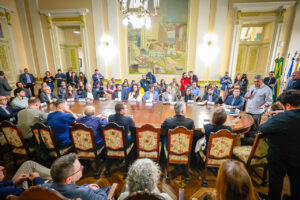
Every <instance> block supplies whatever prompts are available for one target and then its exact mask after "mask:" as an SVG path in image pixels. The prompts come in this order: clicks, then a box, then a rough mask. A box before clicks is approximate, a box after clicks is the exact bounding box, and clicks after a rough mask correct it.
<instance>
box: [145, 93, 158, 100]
mask: <svg viewBox="0 0 300 200" xmlns="http://www.w3.org/2000/svg"><path fill="white" fill-rule="evenodd" d="M148 99H150V91H147V92H146V93H145V96H144V100H145V101H146V100H148ZM153 100H155V101H159V97H158V93H157V92H156V91H154V92H153Z"/></svg>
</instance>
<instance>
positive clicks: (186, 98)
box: [184, 88, 194, 102]
mask: <svg viewBox="0 0 300 200" xmlns="http://www.w3.org/2000/svg"><path fill="white" fill-rule="evenodd" d="M188 101H194V95H193V94H192V92H191V89H190V88H186V90H185V92H184V102H188Z"/></svg>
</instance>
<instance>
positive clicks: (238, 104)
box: [225, 95, 245, 110]
mask: <svg viewBox="0 0 300 200" xmlns="http://www.w3.org/2000/svg"><path fill="white" fill-rule="evenodd" d="M233 99H234V97H233V95H230V96H229V97H228V98H227V99H226V101H225V104H226V105H230V106H235V107H236V108H237V109H239V110H243V107H244V103H245V99H244V98H243V97H241V96H238V97H237V98H236V99H235V101H234V102H233V105H232V101H233Z"/></svg>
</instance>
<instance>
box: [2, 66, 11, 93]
mask: <svg viewBox="0 0 300 200" xmlns="http://www.w3.org/2000/svg"><path fill="white" fill-rule="evenodd" d="M11 91H12V87H10V85H9V84H8V81H7V79H6V77H5V74H4V72H3V71H0V95H3V96H10V92H11Z"/></svg>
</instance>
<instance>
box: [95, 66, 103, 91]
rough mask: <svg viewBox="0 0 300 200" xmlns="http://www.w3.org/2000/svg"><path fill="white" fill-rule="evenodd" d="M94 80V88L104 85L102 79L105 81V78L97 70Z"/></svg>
mask: <svg viewBox="0 0 300 200" xmlns="http://www.w3.org/2000/svg"><path fill="white" fill-rule="evenodd" d="M92 78H93V81H94V83H93V87H96V85H97V83H101V85H103V83H102V79H104V76H102V74H100V73H99V70H98V69H95V73H94V74H93V76H92Z"/></svg>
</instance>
